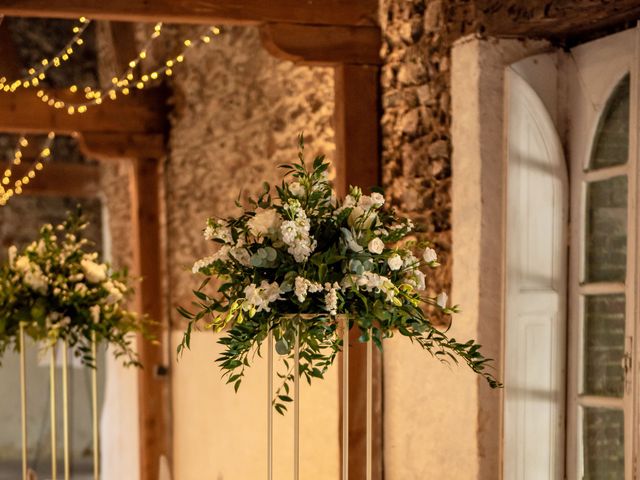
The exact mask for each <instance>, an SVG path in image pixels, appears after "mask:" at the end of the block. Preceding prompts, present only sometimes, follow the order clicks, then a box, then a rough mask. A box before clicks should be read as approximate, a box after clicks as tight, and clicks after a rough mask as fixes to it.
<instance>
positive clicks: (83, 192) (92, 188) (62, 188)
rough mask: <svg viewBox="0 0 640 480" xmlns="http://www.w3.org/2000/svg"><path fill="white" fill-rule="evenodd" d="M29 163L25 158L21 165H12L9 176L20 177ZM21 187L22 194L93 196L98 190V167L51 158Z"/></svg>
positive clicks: (25, 172) (15, 178)
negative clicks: (11, 172) (57, 160)
mask: <svg viewBox="0 0 640 480" xmlns="http://www.w3.org/2000/svg"><path fill="white" fill-rule="evenodd" d="M30 164H31V162H29V161H28V160H25V161H24V162H23V164H22V165H20V166H17V167H13V169H12V171H13V174H12V176H11V178H12V179H13V180H18V179H20V178H22V177H23V176H24V175H26V174H27V172H28V170H29V168H30ZM12 184H13V182H12ZM22 188H23V193H22V194H23V195H28V196H29V195H31V196H48V197H71V198H93V197H96V196H98V193H99V192H100V167H99V166H98V165H84V164H78V163H64V162H56V161H55V160H53V161H50V162H49V163H47V164H46V165H45V167H44V169H43V170H42V171H40V172H38V174H37V175H36V177H35V178H33V179H31V180H30V181H29V183H28V184H27V185H25V186H23V187H22Z"/></svg>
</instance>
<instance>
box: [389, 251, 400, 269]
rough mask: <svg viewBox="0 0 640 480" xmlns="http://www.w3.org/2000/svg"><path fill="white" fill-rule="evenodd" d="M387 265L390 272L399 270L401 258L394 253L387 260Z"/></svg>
mask: <svg viewBox="0 0 640 480" xmlns="http://www.w3.org/2000/svg"><path fill="white" fill-rule="evenodd" d="M387 264H388V265H389V268H390V269H391V270H400V269H401V268H402V257H401V256H400V255H398V254H397V253H394V254H393V255H391V256H390V257H389V259H388V260H387Z"/></svg>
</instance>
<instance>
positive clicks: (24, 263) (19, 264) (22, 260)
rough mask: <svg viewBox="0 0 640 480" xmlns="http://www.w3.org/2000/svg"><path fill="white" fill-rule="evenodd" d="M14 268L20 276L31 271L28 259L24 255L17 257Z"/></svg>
mask: <svg viewBox="0 0 640 480" xmlns="http://www.w3.org/2000/svg"><path fill="white" fill-rule="evenodd" d="M15 268H16V270H17V271H18V272H20V273H22V274H25V273H26V272H28V271H29V270H30V269H31V262H30V261H29V258H28V257H26V256H24V255H22V256H20V257H18V259H17V260H16V261H15Z"/></svg>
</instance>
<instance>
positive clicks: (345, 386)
mask: <svg viewBox="0 0 640 480" xmlns="http://www.w3.org/2000/svg"><path fill="white" fill-rule="evenodd" d="M348 479H349V319H348V318H347V317H346V316H345V317H343V319H342V480H348Z"/></svg>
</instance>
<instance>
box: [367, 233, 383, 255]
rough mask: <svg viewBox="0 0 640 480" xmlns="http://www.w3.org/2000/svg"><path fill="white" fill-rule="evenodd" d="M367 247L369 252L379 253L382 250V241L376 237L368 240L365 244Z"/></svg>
mask: <svg viewBox="0 0 640 480" xmlns="http://www.w3.org/2000/svg"><path fill="white" fill-rule="evenodd" d="M367 249H368V250H369V251H370V252H371V253H374V254H380V253H382V251H383V250H384V242H383V241H382V240H380V239H379V238H377V237H376V238H374V239H373V240H371V241H370V242H369V245H367Z"/></svg>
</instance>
